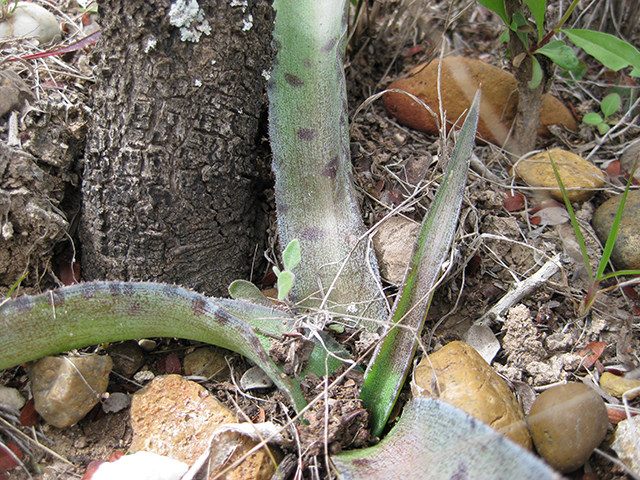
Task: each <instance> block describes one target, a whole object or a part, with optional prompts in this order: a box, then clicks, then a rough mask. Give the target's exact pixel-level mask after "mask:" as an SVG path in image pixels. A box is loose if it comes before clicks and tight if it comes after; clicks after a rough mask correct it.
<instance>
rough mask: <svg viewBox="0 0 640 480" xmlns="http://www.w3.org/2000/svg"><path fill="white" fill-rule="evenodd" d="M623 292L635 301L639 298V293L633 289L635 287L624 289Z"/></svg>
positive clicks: (629, 286) (628, 286)
mask: <svg viewBox="0 0 640 480" xmlns="http://www.w3.org/2000/svg"><path fill="white" fill-rule="evenodd" d="M622 291H623V292H624V293H625V295H626V296H627V297H629V298H632V299H633V300H636V299H637V298H638V292H636V289H635V288H633V285H627V286H625V287H622Z"/></svg>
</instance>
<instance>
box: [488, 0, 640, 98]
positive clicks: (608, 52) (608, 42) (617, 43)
mask: <svg viewBox="0 0 640 480" xmlns="http://www.w3.org/2000/svg"><path fill="white" fill-rule="evenodd" d="M478 2H479V3H480V4H482V5H484V6H485V7H486V8H488V9H489V10H491V11H493V12H494V13H496V14H497V15H498V16H500V18H501V19H502V21H503V22H504V23H505V26H506V27H507V29H506V30H505V32H504V33H503V34H502V36H501V37H500V40H502V41H508V40H509V36H510V33H513V34H515V35H516V36H517V37H518V38H519V39H520V41H521V42H522V44H523V45H524V46H525V48H526V52H524V53H523V54H521V56H520V55H519V56H518V57H516V58H514V59H513V63H514V66H518V65H519V64H520V63H521V62H522V61H523V59H524V57H525V56H531V59H532V61H533V72H532V78H531V81H530V82H529V87H530V88H532V89H534V88H537V87H538V85H539V84H540V82H541V81H542V78H543V71H542V66H541V65H540V62H539V61H538V59H537V58H536V55H537V54H540V55H544V56H545V57H547V58H549V59H550V60H551V61H552V62H553V63H555V64H556V65H558V66H559V67H560V68H562V69H564V70H575V69H578V68H580V62H579V61H578V57H577V56H576V54H575V52H574V51H573V49H572V48H571V47H570V46H568V45H567V44H566V43H565V42H564V40H557V39H556V40H554V37H555V36H556V35H558V34H563V35H564V36H565V37H567V39H568V40H570V41H571V42H572V43H573V44H574V45H576V46H577V47H578V48H581V49H582V50H584V51H585V52H586V53H588V54H589V55H591V56H592V57H594V58H595V59H596V60H598V61H599V62H600V63H602V64H603V65H604V66H605V67H607V68H609V69H611V70H613V71H616V72H617V71H618V70H620V69H621V68H625V67H628V66H632V67H633V71H632V72H631V73H630V74H629V75H630V76H632V77H637V76H640V52H638V50H637V49H636V48H635V47H634V46H633V45H631V44H630V43H628V42H625V41H624V40H621V39H619V38H617V37H615V36H613V35H610V34H608V33H603V32H597V31H593V30H582V29H563V28H562V27H563V26H564V24H565V23H566V22H567V20H569V17H570V16H571V14H572V13H573V11H574V10H575V8H576V7H577V6H578V3H579V0H573V1H572V2H571V4H570V5H569V7H568V8H567V10H566V11H565V13H564V15H563V16H562V18H561V19H560V21H559V22H558V24H557V25H556V26H555V27H554V28H552V29H550V30H548V31H547V33H546V34H545V31H546V27H547V26H546V25H545V12H546V9H547V1H546V0H525V2H524V3H526V5H527V7H528V9H529V11H530V12H531V16H532V17H533V24H531V22H530V21H529V20H528V19H527V18H526V17H525V16H524V14H523V11H517V12H515V13H514V14H513V16H512V18H509V16H508V15H507V11H506V8H505V0H478ZM533 31H536V32H537V34H538V41H537V43H535V44H534V45H530V42H529V36H528V34H529V33H530V32H533ZM519 57H521V58H519Z"/></svg>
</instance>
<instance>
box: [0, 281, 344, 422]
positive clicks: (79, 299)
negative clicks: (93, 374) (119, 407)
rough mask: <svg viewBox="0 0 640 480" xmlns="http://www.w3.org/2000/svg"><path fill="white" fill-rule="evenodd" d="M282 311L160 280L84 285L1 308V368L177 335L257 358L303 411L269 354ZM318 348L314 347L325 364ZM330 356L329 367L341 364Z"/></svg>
mask: <svg viewBox="0 0 640 480" xmlns="http://www.w3.org/2000/svg"><path fill="white" fill-rule="evenodd" d="M290 320H291V318H289V317H288V316H287V315H286V314H284V312H281V311H279V310H275V309H273V308H266V307H261V306H258V305H253V304H250V303H246V302H241V301H236V300H224V299H213V298H207V297H205V296H202V295H199V294H197V293H194V292H191V291H189V290H185V289H183V288H179V287H175V286H171V285H162V284H155V283H115V282H108V283H100V282H98V283H86V284H82V285H77V286H73V287H68V288H61V289H58V290H53V291H50V292H48V293H44V294H42V295H38V296H35V297H21V298H18V299H17V300H11V301H7V302H6V303H4V304H3V305H2V306H0V325H1V326H2V328H3V333H2V335H0V352H1V354H0V370H2V369H4V368H7V367H11V366H14V365H17V364H20V363H23V362H27V361H30V360H36V359H38V358H41V357H44V356H45V355H51V354H56V353H61V352H64V351H68V350H71V349H74V348H80V347H85V346H87V345H95V344H99V343H104V342H115V341H119V340H127V339H133V338H142V337H178V338H186V339H190V340H197V341H201V342H205V343H210V344H213V345H218V346H220V347H223V348H228V349H229V350H233V351H235V352H238V353H240V354H242V355H244V356H246V357H247V358H249V359H251V360H253V361H254V362H255V363H256V364H258V365H259V366H260V367H261V368H262V369H263V370H264V371H265V372H266V373H267V374H268V375H269V376H270V377H271V378H272V380H273V381H274V382H275V383H276V385H277V386H278V387H279V388H280V389H282V390H283V391H284V392H285V393H286V394H287V395H288V396H289V399H290V400H291V402H292V403H293V405H294V406H295V407H296V409H297V410H300V409H301V408H303V407H304V406H305V405H306V400H305V398H304V396H303V395H302V391H301V389H300V385H299V383H298V382H297V381H295V380H292V379H291V378H289V377H288V376H287V375H285V374H284V372H283V370H282V367H280V366H278V365H275V364H274V363H273V361H272V360H271V359H270V358H269V356H268V354H267V353H266V352H267V351H268V349H269V347H270V346H271V342H273V341H274V338H275V337H279V336H280V334H281V333H282V332H283V331H286V330H288V328H289V326H288V322H289V321H290ZM321 350H322V349H321V348H320V346H316V348H315V349H314V353H315V354H316V355H319V356H320V357H322V358H320V357H318V358H317V359H315V362H314V363H316V364H319V365H320V366H321V370H319V373H323V372H324V370H325V367H324V365H325V362H324V357H326V352H325V354H324V355H323V354H322V352H321ZM334 361H335V360H334V359H333V358H332V357H330V358H329V367H330V368H331V367H334V368H335V367H336V366H337V365H333V364H332V362H334Z"/></svg>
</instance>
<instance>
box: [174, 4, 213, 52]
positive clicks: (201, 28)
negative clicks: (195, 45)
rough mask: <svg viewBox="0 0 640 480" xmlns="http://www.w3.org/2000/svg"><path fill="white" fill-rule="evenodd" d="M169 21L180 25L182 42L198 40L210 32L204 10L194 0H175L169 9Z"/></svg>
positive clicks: (175, 25)
mask: <svg viewBox="0 0 640 480" xmlns="http://www.w3.org/2000/svg"><path fill="white" fill-rule="evenodd" d="M169 23H170V24H171V25H173V26H174V27H180V39H181V40H182V41H183V42H199V41H200V37H201V36H202V34H203V33H204V34H205V35H210V34H211V25H209V22H208V21H207V20H205V19H204V11H203V10H202V9H201V8H200V5H198V2H197V1H196V0H176V1H175V2H173V3H172V4H171V8H170V9H169Z"/></svg>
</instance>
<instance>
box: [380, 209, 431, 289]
mask: <svg viewBox="0 0 640 480" xmlns="http://www.w3.org/2000/svg"><path fill="white" fill-rule="evenodd" d="M419 230H420V225H419V224H418V223H416V222H412V221H411V220H409V219H407V218H404V217H392V218H389V219H388V220H385V221H384V222H383V223H382V225H380V228H379V229H378V232H377V233H376V235H375V236H374V237H373V246H374V248H375V251H376V256H377V258H378V265H379V266H380V274H381V275H382V278H384V279H385V280H386V281H388V282H389V283H392V284H394V285H400V284H401V283H402V281H403V280H404V274H405V271H406V270H407V265H408V264H409V260H410V259H411V254H412V252H413V244H414V243H415V241H416V238H417V236H418V231H419Z"/></svg>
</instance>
